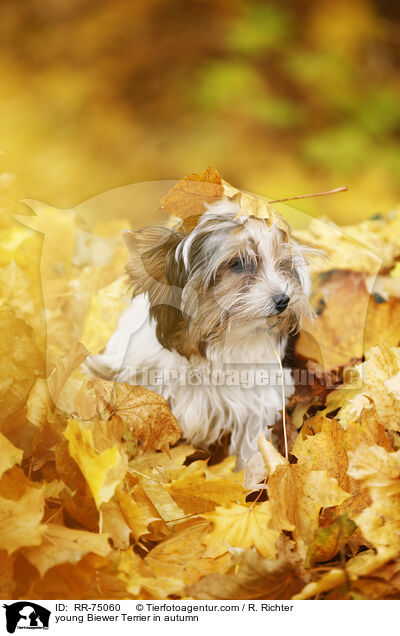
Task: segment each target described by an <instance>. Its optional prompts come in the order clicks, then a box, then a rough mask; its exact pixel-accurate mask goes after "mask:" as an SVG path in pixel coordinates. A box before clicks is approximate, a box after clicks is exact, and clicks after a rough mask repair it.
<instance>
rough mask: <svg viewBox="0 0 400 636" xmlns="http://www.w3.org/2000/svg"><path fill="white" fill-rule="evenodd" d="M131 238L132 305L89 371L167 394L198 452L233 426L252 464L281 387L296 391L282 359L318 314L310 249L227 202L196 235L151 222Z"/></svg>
mask: <svg viewBox="0 0 400 636" xmlns="http://www.w3.org/2000/svg"><path fill="white" fill-rule="evenodd" d="M124 240H125V242H126V245H127V247H128V249H129V252H130V260H129V262H128V265H127V272H128V274H129V277H130V280H131V283H132V288H133V300H132V303H131V305H130V307H129V308H128V309H127V311H126V312H125V313H124V314H123V315H122V316H121V318H120V322H119V326H118V330H117V331H116V332H115V333H114V335H113V336H112V337H111V339H110V341H109V342H108V344H107V346H106V348H105V351H104V353H103V354H100V355H97V356H93V357H92V358H90V359H89V360H88V361H87V363H86V370H87V372H89V373H91V374H92V375H97V376H100V377H103V378H106V379H115V380H117V381H120V382H128V383H131V384H141V385H145V386H146V387H147V388H149V389H151V390H153V391H157V392H159V393H161V394H162V395H163V396H164V397H165V398H166V399H167V400H168V402H169V405H170V408H171V410H172V412H173V413H174V415H175V417H176V418H177V420H178V423H179V426H180V428H181V430H182V434H183V437H184V438H185V439H186V440H187V441H188V442H190V443H192V444H194V445H195V446H196V447H208V446H209V445H210V444H212V443H214V442H216V441H217V440H218V439H220V438H221V437H222V436H223V435H224V434H226V433H229V434H230V446H229V452H230V453H231V454H235V455H236V457H237V468H241V467H243V466H244V465H245V463H246V461H247V460H248V459H249V458H250V457H251V456H252V455H253V454H254V453H255V452H257V450H258V449H257V439H258V437H259V435H260V434H261V432H262V431H264V432H266V433H268V428H269V427H271V426H272V425H273V424H274V423H275V422H276V419H277V417H278V416H279V414H280V412H281V411H282V382H284V384H285V395H286V397H289V396H290V395H291V393H292V392H293V380H292V378H291V374H290V370H289V369H285V370H284V378H283V379H282V378H281V373H280V367H279V363H278V358H277V356H278V355H279V356H280V357H281V358H283V356H284V353H285V348H286V342H287V337H288V335H289V334H290V333H291V332H293V331H297V330H298V329H299V328H300V326H301V321H302V319H303V318H305V317H306V318H311V317H312V314H313V312H312V309H311V306H310V303H309V300H308V295H309V288H310V282H309V275H308V268H307V262H306V258H305V256H306V251H307V249H306V248H304V247H301V246H299V245H298V244H296V243H295V242H294V241H293V240H290V239H289V238H288V237H287V235H286V233H285V232H283V231H282V229H280V227H279V224H278V223H273V224H272V225H270V224H269V223H268V222H267V221H266V220H264V219H260V218H256V217H252V216H240V202H238V201H237V200H236V201H235V200H231V199H228V198H224V199H221V200H220V201H218V202H217V203H214V204H212V205H206V206H205V212H204V213H203V214H202V215H201V216H200V217H199V219H198V222H197V225H195V227H194V228H193V229H191V230H185V229H184V227H183V226H178V227H176V228H175V229H171V228H167V227H150V228H147V229H143V230H139V231H137V232H130V231H126V232H125V233H124Z"/></svg>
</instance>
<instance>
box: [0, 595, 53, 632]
mask: <svg viewBox="0 0 400 636" xmlns="http://www.w3.org/2000/svg"><path fill="white" fill-rule="evenodd" d="M3 607H4V608H5V610H6V627H7V631H8V633H9V634H14V632H15V630H16V629H49V619H50V614H51V612H50V611H49V610H48V609H46V608H45V607H42V606H41V605H37V603H31V602H30V601H18V602H17V603H11V604H10V605H6V604H4V605H3Z"/></svg>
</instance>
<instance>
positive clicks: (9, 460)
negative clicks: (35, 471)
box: [0, 433, 24, 479]
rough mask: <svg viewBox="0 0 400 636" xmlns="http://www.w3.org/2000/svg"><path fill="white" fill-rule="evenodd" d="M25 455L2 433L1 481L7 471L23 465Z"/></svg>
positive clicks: (0, 448)
mask: <svg viewBox="0 0 400 636" xmlns="http://www.w3.org/2000/svg"><path fill="white" fill-rule="evenodd" d="M23 454H24V453H23V451H22V450H20V449H19V448H17V447H16V446H14V444H12V443H11V442H10V441H9V440H8V439H7V437H5V436H4V435H3V434H2V433H0V479H1V477H2V475H3V473H4V472H5V471H6V470H8V469H9V468H12V467H13V466H14V465H15V464H20V463H21V460H22V456H23Z"/></svg>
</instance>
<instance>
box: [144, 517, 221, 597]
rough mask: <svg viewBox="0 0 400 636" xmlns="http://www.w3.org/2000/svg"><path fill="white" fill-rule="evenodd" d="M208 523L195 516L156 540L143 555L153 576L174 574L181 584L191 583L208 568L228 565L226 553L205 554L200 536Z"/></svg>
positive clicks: (215, 568) (206, 571)
mask: <svg viewBox="0 0 400 636" xmlns="http://www.w3.org/2000/svg"><path fill="white" fill-rule="evenodd" d="M209 527H210V524H209V523H207V522H206V521H200V522H199V521H198V520H196V521H195V522H194V523H193V524H192V525H190V526H189V527H187V528H183V529H181V530H177V531H175V532H174V533H173V534H172V536H171V537H169V538H168V539H166V540H165V541H162V542H161V543H159V544H158V545H157V546H156V547H155V548H153V549H152V550H151V551H150V552H149V554H148V555H147V556H146V558H145V563H146V564H147V565H148V566H150V568H151V570H152V572H153V573H154V574H155V576H157V577H165V576H168V577H171V576H172V577H174V578H175V579H177V580H178V579H180V580H181V581H182V591H183V587H184V586H185V585H191V584H192V583H194V582H195V581H197V580H198V579H199V578H200V577H202V576H204V575H206V574H208V573H209V572H226V571H227V569H228V568H229V567H230V565H231V558H230V555H229V554H224V555H222V556H220V557H217V558H211V557H208V556H207V548H206V546H205V545H204V544H203V543H202V539H203V538H204V537H205V535H206V534H207V532H208V531H209Z"/></svg>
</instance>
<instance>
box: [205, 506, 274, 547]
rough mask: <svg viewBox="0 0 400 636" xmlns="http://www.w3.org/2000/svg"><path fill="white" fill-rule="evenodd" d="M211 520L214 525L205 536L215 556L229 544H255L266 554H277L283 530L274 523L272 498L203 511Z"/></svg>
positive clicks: (249, 545) (241, 545)
mask: <svg viewBox="0 0 400 636" xmlns="http://www.w3.org/2000/svg"><path fill="white" fill-rule="evenodd" d="M200 516H201V517H202V518H203V519H207V520H208V521H212V522H213V524H214V529H213V530H212V532H210V533H209V534H208V535H206V536H205V537H204V539H203V542H204V543H205V545H207V546H208V547H209V549H210V551H211V553H212V554H213V555H215V556H217V555H219V554H223V553H224V552H227V550H228V547H229V546H231V547H234V548H252V547H253V546H254V547H255V548H256V549H257V550H258V552H260V554H262V556H264V557H265V558H274V557H275V555H276V542H277V540H278V538H279V535H280V531H279V530H277V529H274V528H273V527H272V523H271V521H272V516H273V512H272V507H271V504H270V502H269V501H265V502H263V503H259V504H253V505H248V506H241V505H239V504H232V505H231V506H230V507H229V508H222V507H218V508H216V510H215V511H214V512H208V513H204V514H201V515H200Z"/></svg>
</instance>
